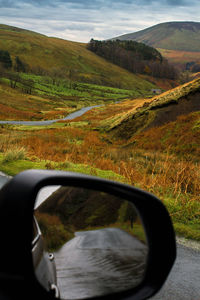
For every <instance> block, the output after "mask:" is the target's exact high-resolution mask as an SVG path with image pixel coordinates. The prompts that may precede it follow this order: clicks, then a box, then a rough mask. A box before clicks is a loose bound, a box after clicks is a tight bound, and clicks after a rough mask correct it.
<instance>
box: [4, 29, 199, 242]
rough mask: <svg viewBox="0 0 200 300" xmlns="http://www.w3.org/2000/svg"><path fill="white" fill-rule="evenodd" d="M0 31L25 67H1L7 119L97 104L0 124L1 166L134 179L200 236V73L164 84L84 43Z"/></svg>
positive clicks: (187, 232) (11, 170)
mask: <svg viewBox="0 0 200 300" xmlns="http://www.w3.org/2000/svg"><path fill="white" fill-rule="evenodd" d="M0 37H1V39H0V49H2V50H5V51H9V53H10V56H11V59H12V61H13V63H14V66H15V64H16V56H19V57H20V58H21V61H23V64H24V66H25V68H27V69H26V70H24V71H23V72H22V71H21V72H17V71H16V70H15V71H14V70H13V69H12V70H5V69H2V68H1V70H0V119H1V120H26V121H42V120H53V119H63V118H64V117H66V116H67V115H68V114H70V113H72V112H74V111H77V110H79V109H81V108H82V107H87V106H94V105H100V106H99V107H96V108H93V109H92V110H90V111H88V112H86V113H85V114H83V115H82V116H79V117H77V118H75V119H72V120H60V121H58V122H56V123H54V124H51V125H47V126H34V125H30V126H28V125H18V124H14V125H11V124H0V135H1V139H0V170H1V171H3V172H5V173H6V174H9V175H15V174H17V173H18V172H20V171H23V170H26V169H33V168H34V169H35V168H38V169H55V170H66V171H75V172H82V173H85V174H91V175H94V176H100V177H104V178H107V179H112V180H118V181H121V182H125V183H128V184H131V185H134V186H136V187H139V188H142V189H144V190H146V191H149V192H152V193H154V194H155V195H157V196H158V197H159V198H160V199H161V201H163V202H164V204H165V205H166V206H167V208H168V210H169V212H170V215H171V217H172V220H173V222H174V226H175V229H176V231H177V233H178V234H180V235H183V236H185V237H187V238H192V239H195V240H200V231H199V229H200V221H199V220H200V218H199V215H200V202H199V192H200V172H199V169H200V168H199V167H200V152H199V151H200V150H199V149H200V139H199V136H200V101H199V98H200V95H199V93H200V80H199V79H195V80H193V81H190V82H187V83H185V84H183V85H178V86H177V82H176V83H175V82H173V83H172V85H171V86H169V85H168V83H166V82H165V84H166V85H167V86H168V87H167V88H165V89H164V88H163V87H161V86H160V85H159V84H160V83H161V81H163V82H164V81H165V80H164V79H162V78H152V77H151V76H148V74H133V73H131V72H129V71H128V70H125V69H123V68H122V67H120V66H117V65H115V64H112V63H111V62H109V61H107V60H106V59H104V58H102V57H99V56H98V55H96V54H95V53H92V52H91V51H89V50H87V48H86V45H84V44H81V43H75V42H69V41H64V40H59V39H55V38H48V37H46V36H43V35H39V34H37V33H33V32H29V31H24V30H20V29H15V30H14V29H13V27H6V29H5V27H4V28H3V27H2V26H0ZM23 37H26V39H24V41H23V42H22V38H23ZM13 45H15V47H13ZM44 45H45V49H44ZM33 50H34V51H33ZM33 52H34V53H35V54H33ZM14 66H13V68H15V67H14ZM147 73H148V72H147ZM13 74H14V75H15V76H14V77H13ZM16 75H17V76H16ZM30 87H31V90H30ZM154 90H160V92H159V94H158V95H155V93H154Z"/></svg>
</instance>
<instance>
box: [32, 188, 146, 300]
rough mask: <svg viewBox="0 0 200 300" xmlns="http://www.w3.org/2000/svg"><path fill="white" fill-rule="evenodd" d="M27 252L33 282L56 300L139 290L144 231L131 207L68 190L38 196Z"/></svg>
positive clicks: (88, 192)
mask: <svg viewBox="0 0 200 300" xmlns="http://www.w3.org/2000/svg"><path fill="white" fill-rule="evenodd" d="M35 232H36V233H35ZM32 247H33V248H32V255H33V263H34V268H35V273H36V277H37V279H38V281H39V282H40V283H41V284H42V285H43V286H44V287H45V288H46V289H47V290H53V291H55V293H57V295H58V294H59V293H60V297H61V299H84V298H90V297H95V296H103V295H107V294H111V293H114V292H120V291H125V290H128V289H131V288H134V287H136V286H138V285H139V284H140V283H141V282H142V279H143V277H144V273H145V267H146V262H147V255H148V247H147V243H146V237H145V232H144V228H143V225H142V223H141V221H140V218H139V215H138V213H137V211H136V209H135V208H134V206H133V204H132V203H130V202H128V201H127V200H124V199H121V198H118V197H116V196H113V195H110V194H107V193H104V192H101V191H96V190H90V189H85V188H79V187H67V186H48V187H45V188H43V189H42V190H41V191H40V192H39V194H38V197H37V200H36V205H35V218H34V237H33V245H32Z"/></svg>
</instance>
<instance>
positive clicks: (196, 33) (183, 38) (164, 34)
mask: <svg viewBox="0 0 200 300" xmlns="http://www.w3.org/2000/svg"><path fill="white" fill-rule="evenodd" d="M115 39H119V40H134V41H138V42H142V43H144V44H147V45H149V46H152V47H154V48H156V49H158V50H159V51H160V52H161V54H162V55H163V56H164V57H166V58H167V59H168V60H169V61H170V62H173V63H176V64H178V65H181V64H187V63H188V62H199V61H200V23H199V22H167V23H161V24H158V25H155V26H152V27H149V28H147V29H144V30H141V31H138V32H135V33H129V34H125V35H121V36H118V37H116V38H115Z"/></svg>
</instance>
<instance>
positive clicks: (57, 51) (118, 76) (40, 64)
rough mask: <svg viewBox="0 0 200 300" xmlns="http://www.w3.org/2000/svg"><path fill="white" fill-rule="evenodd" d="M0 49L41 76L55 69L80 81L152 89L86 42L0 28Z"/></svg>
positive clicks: (151, 86)
mask: <svg viewBox="0 0 200 300" xmlns="http://www.w3.org/2000/svg"><path fill="white" fill-rule="evenodd" d="M0 50H6V51H9V53H10V54H11V58H12V60H13V61H14V60H15V57H16V56H18V57H19V58H20V59H21V60H22V61H23V62H24V63H26V64H28V66H29V68H30V69H31V70H32V71H33V72H34V73H38V74H40V75H41V73H44V74H46V73H48V72H52V70H53V71H55V70H56V71H57V73H58V71H59V72H60V73H62V76H63V74H64V76H66V78H67V77H68V78H69V77H71V78H72V79H73V80H74V81H79V82H88V83H95V84H99V85H106V86H111V87H112V86H113V87H118V88H127V89H138V90H141V91H142V93H143V92H144V91H149V90H151V89H152V88H153V84H151V83H150V82H148V81H146V80H144V79H142V78H139V77H138V76H136V75H134V74H131V73H130V72H128V71H126V70H124V69H123V68H120V67H118V66H116V65H113V64H112V63H109V62H107V61H106V60H105V59H103V58H100V57H99V56H97V55H95V54H94V53H92V52H90V51H89V50H87V49H86V44H84V43H77V42H71V41H66V40H62V39H59V38H52V37H47V36H45V35H42V34H38V33H35V32H32V31H28V30H24V29H20V28H16V27H11V26H6V25H0ZM144 93H145V92H144Z"/></svg>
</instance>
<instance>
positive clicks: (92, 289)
mask: <svg viewBox="0 0 200 300" xmlns="http://www.w3.org/2000/svg"><path fill="white" fill-rule="evenodd" d="M146 257H147V248H146V245H144V244H142V243H141V242H140V241H138V240H137V239H135V238H134V237H133V236H131V235H130V234H128V233H127V232H125V231H123V230H121V229H117V228H106V229H101V230H92V231H87V232H86V231H84V232H77V233H76V236H75V238H73V239H72V240H71V241H69V242H68V243H66V244H65V245H64V246H63V247H62V248H61V249H60V250H59V251H58V252H57V253H55V261H56V268H57V278H58V287H59V289H60V293H61V299H80V298H81V299H83V298H88V297H92V296H100V295H106V294H110V293H112V292H114V291H121V290H127V289H128V288H133V287H134V286H137V285H138V284H139V283H140V282H141V280H142V278H143V275H144V270H145V261H146Z"/></svg>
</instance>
